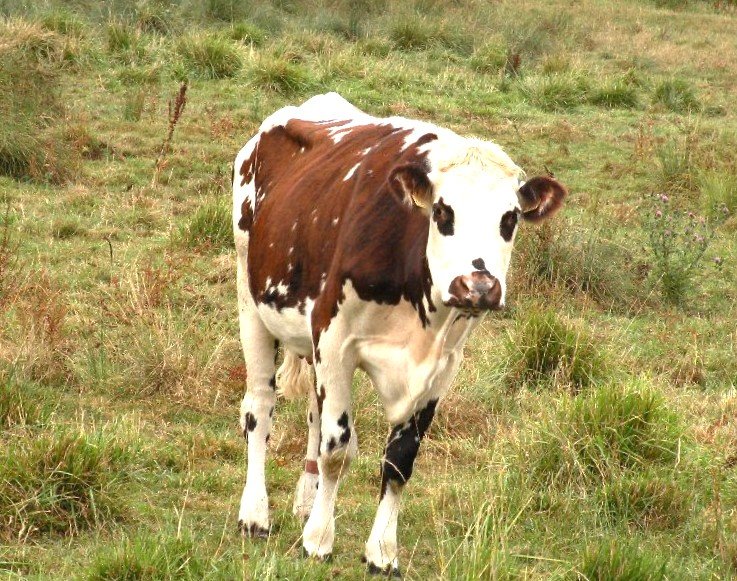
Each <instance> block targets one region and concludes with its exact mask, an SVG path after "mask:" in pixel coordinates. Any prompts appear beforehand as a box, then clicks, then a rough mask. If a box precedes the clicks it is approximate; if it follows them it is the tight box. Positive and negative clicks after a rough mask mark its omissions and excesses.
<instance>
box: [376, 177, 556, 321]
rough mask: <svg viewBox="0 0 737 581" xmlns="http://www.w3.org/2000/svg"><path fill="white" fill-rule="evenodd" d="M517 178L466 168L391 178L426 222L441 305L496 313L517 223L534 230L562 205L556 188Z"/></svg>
mask: <svg viewBox="0 0 737 581" xmlns="http://www.w3.org/2000/svg"><path fill="white" fill-rule="evenodd" d="M518 176H519V174H518V173H513V174H512V175H510V174H509V173H507V174H505V173H502V172H481V171H480V170H479V169H478V168H476V167H468V166H456V167H453V168H451V169H449V170H447V171H445V172H430V173H429V174H428V173H427V172H425V171H424V169H423V168H422V167H421V166H417V165H407V166H400V167H399V168H396V169H395V170H394V172H393V173H392V175H391V177H390V179H391V180H393V182H394V186H395V189H396V190H398V191H401V192H403V193H404V194H405V198H406V201H408V202H409V203H412V204H413V205H414V206H416V209H415V211H422V212H424V213H425V214H426V216H427V217H428V219H429V222H430V229H429V235H428V242H427V260H428V265H429V267H430V273H431V275H432V280H433V286H434V287H436V288H437V289H439V291H440V294H441V300H442V301H443V303H444V304H445V305H447V306H453V307H458V308H461V309H464V310H468V311H471V312H477V311H481V310H488V309H499V308H501V307H503V306H504V301H505V294H506V277H507V270H508V268H509V262H510V259H511V256H512V246H513V244H514V239H515V236H516V234H517V227H518V225H519V222H521V221H531V222H539V221H541V220H544V219H545V218H547V217H549V216H551V215H552V214H553V213H554V212H555V211H556V210H557V209H558V208H560V206H561V205H562V203H563V199H564V197H565V196H566V189H565V188H564V187H563V186H562V185H561V184H560V183H558V182H557V181H556V180H554V179H552V178H549V177H535V178H532V179H530V180H528V181H526V182H522V181H520V179H519V177H518Z"/></svg>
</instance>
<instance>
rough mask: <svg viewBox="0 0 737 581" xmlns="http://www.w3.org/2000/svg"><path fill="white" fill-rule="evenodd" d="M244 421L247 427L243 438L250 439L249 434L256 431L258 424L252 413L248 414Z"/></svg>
mask: <svg viewBox="0 0 737 581" xmlns="http://www.w3.org/2000/svg"><path fill="white" fill-rule="evenodd" d="M244 419H245V422H244V423H245V425H246V427H245V429H244V430H243V437H244V438H246V439H248V432H253V430H255V429H256V423H257V422H256V417H255V416H254V415H253V414H252V413H251V412H246V415H245V417H244Z"/></svg>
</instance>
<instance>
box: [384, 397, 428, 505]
mask: <svg viewBox="0 0 737 581" xmlns="http://www.w3.org/2000/svg"><path fill="white" fill-rule="evenodd" d="M437 403H438V400H436V399H433V400H430V401H429V402H428V403H427V406H425V408H424V409H422V410H420V411H419V412H417V413H416V414H414V415H413V416H412V417H411V418H410V419H409V420H408V421H407V422H405V423H404V424H399V425H397V426H394V428H393V429H392V431H391V434H389V440H388V442H387V445H386V450H385V452H384V461H383V463H382V473H381V498H383V497H384V494H386V489H387V487H388V486H389V482H390V481H393V482H395V483H396V484H398V485H399V486H402V485H404V484H405V483H406V482H407V481H408V480H409V478H410V476H412V469H413V467H414V463H415V458H416V457H417V452H418V450H419V449H420V442H421V441H422V438H423V437H424V436H425V432H426V431H427V429H428V427H429V426H430V422H432V418H433V416H434V415H435V407H436V406H437Z"/></svg>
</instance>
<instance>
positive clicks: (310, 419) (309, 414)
mask: <svg viewBox="0 0 737 581" xmlns="http://www.w3.org/2000/svg"><path fill="white" fill-rule="evenodd" d="M307 421H308V422H310V423H312V412H310V413H308V414H307Z"/></svg>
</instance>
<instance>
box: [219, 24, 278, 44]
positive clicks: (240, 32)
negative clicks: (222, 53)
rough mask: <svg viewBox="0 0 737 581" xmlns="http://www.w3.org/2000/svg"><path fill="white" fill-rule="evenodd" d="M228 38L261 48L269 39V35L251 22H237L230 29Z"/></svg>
mask: <svg viewBox="0 0 737 581" xmlns="http://www.w3.org/2000/svg"><path fill="white" fill-rule="evenodd" d="M228 36H229V37H230V38H231V39H232V40H235V41H238V42H242V43H244V44H252V45H254V46H261V45H262V44H263V43H264V42H265V41H266V39H267V38H268V37H269V33H268V32H267V31H266V30H264V29H262V28H260V27H258V26H256V25H255V24H252V23H251V22H236V23H234V24H233V26H232V27H231V28H230V30H229V32H228Z"/></svg>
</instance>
